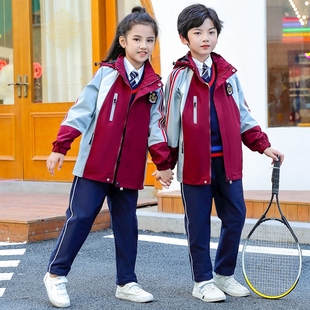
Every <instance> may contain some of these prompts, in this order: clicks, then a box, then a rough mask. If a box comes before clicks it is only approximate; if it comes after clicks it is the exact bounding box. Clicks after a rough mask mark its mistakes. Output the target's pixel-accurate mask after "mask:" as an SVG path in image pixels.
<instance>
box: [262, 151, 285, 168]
mask: <svg viewBox="0 0 310 310" xmlns="http://www.w3.org/2000/svg"><path fill="white" fill-rule="evenodd" d="M264 154H265V155H266V156H268V157H270V158H272V163H271V164H272V165H273V164H274V162H275V161H278V157H280V164H281V165H282V163H283V160H284V155H283V154H282V153H280V152H279V151H277V150H274V149H272V148H271V147H267V148H266V149H265V151H264ZM277 156H278V157H277Z"/></svg>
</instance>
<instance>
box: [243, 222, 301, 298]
mask: <svg viewBox="0 0 310 310" xmlns="http://www.w3.org/2000/svg"><path fill="white" fill-rule="evenodd" d="M300 266H301V261H300V249H299V245H298V244H297V243H296V242H295V239H294V238H293V236H292V234H291V232H290V230H289V229H288V228H287V227H286V226H285V225H284V224H283V223H282V222H280V221H277V220H268V221H266V222H263V223H261V224H260V225H259V226H258V227H257V228H256V229H255V230H254V232H253V234H252V235H251V237H250V238H249V239H248V240H246V243H245V245H244V250H243V268H244V272H245V276H246V280H247V282H248V284H249V285H250V287H251V288H252V289H253V290H254V291H256V292H257V293H260V294H262V295H266V296H281V295H283V294H285V293H286V292H289V291H290V290H291V289H292V286H295V285H296V281H297V279H298V278H299V273H300Z"/></svg>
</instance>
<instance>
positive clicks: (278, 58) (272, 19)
mask: <svg viewBox="0 0 310 310" xmlns="http://www.w3.org/2000/svg"><path fill="white" fill-rule="evenodd" d="M309 13H310V3H309V1H304V0H267V63H268V125H269V127H283V126H304V125H307V124H309V126H310V91H309V90H310V24H309Z"/></svg>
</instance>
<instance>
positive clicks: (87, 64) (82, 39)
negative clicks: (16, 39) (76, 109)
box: [32, 0, 92, 103]
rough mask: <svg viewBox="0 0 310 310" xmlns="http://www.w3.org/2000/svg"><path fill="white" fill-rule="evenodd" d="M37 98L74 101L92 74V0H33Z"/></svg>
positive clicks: (35, 97)
mask: <svg viewBox="0 0 310 310" xmlns="http://www.w3.org/2000/svg"><path fill="white" fill-rule="evenodd" d="M32 5H33V10H32V11H33V18H32V20H33V69H34V70H33V73H34V76H33V85H34V89H33V91H34V98H33V100H34V102H43V103H49V102H53V103H55V102H74V101H75V100H76V98H77V97H78V95H79V94H80V92H81V91H82V89H83V88H84V86H85V85H86V84H87V83H88V82H89V80H90V79H91V77H92V42H91V5H90V0H83V1H79V4H78V5H77V3H76V1H75V0H62V1H59V0H41V1H39V0H32Z"/></svg>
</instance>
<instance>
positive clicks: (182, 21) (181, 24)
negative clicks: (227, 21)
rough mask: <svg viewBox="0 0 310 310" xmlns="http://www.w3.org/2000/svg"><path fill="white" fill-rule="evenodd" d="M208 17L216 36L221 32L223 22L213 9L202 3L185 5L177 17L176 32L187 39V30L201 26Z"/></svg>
mask: <svg viewBox="0 0 310 310" xmlns="http://www.w3.org/2000/svg"><path fill="white" fill-rule="evenodd" d="M207 18H210V19H211V20H212V21H213V24H214V27H215V28H216V30H217V36H219V34H220V33H221V30H222V27H223V22H222V21H221V20H220V19H219V18H218V16H217V13H216V12H215V10H213V9H211V8H207V7H206V6H204V5H203V4H193V5H190V6H187V7H186V8H185V9H184V10H183V11H182V12H181V13H180V14H179V17H178V32H179V35H181V36H182V37H183V38H185V39H186V40H188V35H187V34H188V31H189V30H190V29H192V28H196V27H199V26H201V25H202V24H203V23H204V21H205V20H206V19H207Z"/></svg>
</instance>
